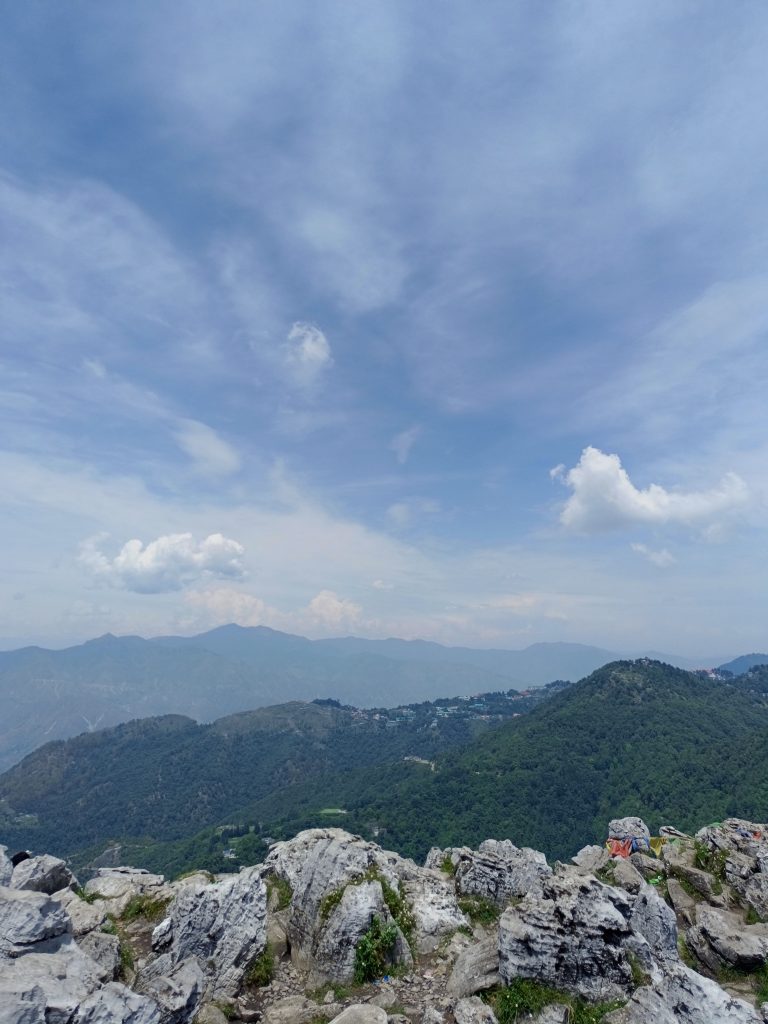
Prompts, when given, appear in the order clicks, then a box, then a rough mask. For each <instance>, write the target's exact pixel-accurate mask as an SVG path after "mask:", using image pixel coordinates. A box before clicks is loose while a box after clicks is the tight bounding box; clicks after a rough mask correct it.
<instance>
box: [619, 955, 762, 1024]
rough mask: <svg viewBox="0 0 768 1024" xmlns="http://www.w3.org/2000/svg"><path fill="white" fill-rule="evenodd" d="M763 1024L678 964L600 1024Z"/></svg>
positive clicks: (751, 1011) (752, 1012) (738, 1001)
mask: <svg viewBox="0 0 768 1024" xmlns="http://www.w3.org/2000/svg"><path fill="white" fill-rule="evenodd" d="M650 1022H653V1024H763V1016H762V1014H759V1013H758V1012H757V1011H756V1010H754V1009H753V1008H752V1007H751V1006H748V1005H747V1004H746V1003H745V1002H744V1001H743V1000H741V999H735V998H734V997H733V996H730V995H728V993H727V992H724V991H723V989H722V988H720V986H719V985H717V984H716V983H715V982H714V981H711V980H710V979H708V978H703V977H702V976H701V975H700V974H697V973H696V972H695V971H692V970H690V969H689V968H687V967H685V966H684V965H683V964H678V965H676V966H675V967H673V968H672V969H670V970H669V971H667V972H666V973H665V974H664V975H663V976H662V977H660V978H659V979H657V980H656V981H655V982H654V984H653V985H643V986H640V987H639V988H637V989H636V991H635V992H634V993H633V995H632V998H631V999H630V1000H629V1002H628V1003H627V1005H626V1006H624V1007H622V1008H621V1009H619V1010H615V1011H614V1012H613V1013H610V1014H608V1016H606V1017H604V1018H603V1024H650Z"/></svg>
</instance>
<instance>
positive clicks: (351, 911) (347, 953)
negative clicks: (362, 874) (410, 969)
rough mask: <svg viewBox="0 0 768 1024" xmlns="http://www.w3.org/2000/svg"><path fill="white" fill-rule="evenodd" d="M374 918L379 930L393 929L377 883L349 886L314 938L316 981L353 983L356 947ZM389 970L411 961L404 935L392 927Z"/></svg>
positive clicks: (313, 950) (313, 955) (392, 923)
mask: <svg viewBox="0 0 768 1024" xmlns="http://www.w3.org/2000/svg"><path fill="white" fill-rule="evenodd" d="M374 917H377V918H378V919H379V921H380V923H381V926H382V928H389V927H390V926H392V925H394V924H395V923H394V921H393V919H392V915H391V914H390V912H389V908H388V907H387V905H386V903H385V902H384V894H383V892H382V888H381V884H380V883H379V882H363V883H362V884H360V885H348V886H347V887H346V889H345V890H344V893H343V895H342V897H341V901H340V902H339V904H338V906H336V907H335V908H334V910H333V911H332V912H331V914H330V915H329V917H328V919H327V921H326V922H325V927H323V928H322V929H321V930H320V931H319V932H318V933H317V935H316V938H315V942H314V944H313V946H312V953H311V967H312V970H313V973H314V975H315V976H316V979H317V980H318V981H320V980H330V981H338V982H349V981H352V979H353V978H354V974H355V951H356V947H357V944H358V943H359V942H360V940H361V939H362V937H363V936H364V935H365V933H366V932H367V931H368V929H369V928H370V927H371V922H372V921H373V918H374ZM390 962H391V964H392V966H394V965H395V964H404V965H406V966H410V965H411V964H412V963H413V957H412V955H411V951H410V949H409V947H408V943H407V942H406V940H405V937H404V936H403V933H402V932H401V931H400V929H399V928H397V926H396V925H395V943H394V946H393V948H392V951H391V954H390Z"/></svg>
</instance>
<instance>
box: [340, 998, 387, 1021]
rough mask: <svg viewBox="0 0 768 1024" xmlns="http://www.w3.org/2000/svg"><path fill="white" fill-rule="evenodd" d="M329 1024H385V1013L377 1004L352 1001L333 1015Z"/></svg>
mask: <svg viewBox="0 0 768 1024" xmlns="http://www.w3.org/2000/svg"><path fill="white" fill-rule="evenodd" d="M331 1024H387V1014H386V1011H385V1010H382V1009H381V1007H379V1006H371V1005H370V1004H369V1003H353V1004H352V1006H348V1007H347V1008H346V1010H342V1011H341V1013H340V1014H339V1015H338V1017H334V1018H333V1020H332V1021H331Z"/></svg>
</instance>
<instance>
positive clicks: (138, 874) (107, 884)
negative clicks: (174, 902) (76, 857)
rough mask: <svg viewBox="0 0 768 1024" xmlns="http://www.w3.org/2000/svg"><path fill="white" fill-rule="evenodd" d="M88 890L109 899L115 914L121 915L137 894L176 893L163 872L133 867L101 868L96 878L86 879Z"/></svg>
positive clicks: (161, 895)
mask: <svg viewBox="0 0 768 1024" xmlns="http://www.w3.org/2000/svg"><path fill="white" fill-rule="evenodd" d="M85 892H86V894H87V895H89V896H97V897H98V898H99V899H102V900H106V901H107V903H108V908H109V911H110V913H112V914H114V915H115V917H120V916H121V914H122V913H123V912H124V911H125V908H126V907H127V906H128V904H129V903H130V902H131V900H132V899H134V898H135V897H136V896H149V897H151V898H152V899H164V898H170V897H172V896H173V895H174V893H173V891H172V890H171V889H170V888H169V887H168V886H166V884H165V879H164V878H163V876H162V875H153V874H150V872H149V871H145V870H144V869H143V868H131V867H119V868H99V870H98V871H97V873H96V875H95V877H93V878H91V879H90V880H89V881H88V882H86V884H85Z"/></svg>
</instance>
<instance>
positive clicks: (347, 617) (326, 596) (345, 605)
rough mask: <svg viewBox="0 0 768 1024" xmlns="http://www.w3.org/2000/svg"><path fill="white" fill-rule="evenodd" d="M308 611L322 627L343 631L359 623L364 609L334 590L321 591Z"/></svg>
mask: <svg viewBox="0 0 768 1024" xmlns="http://www.w3.org/2000/svg"><path fill="white" fill-rule="evenodd" d="M308 611H309V614H310V616H311V617H312V618H313V619H316V620H317V622H318V623H319V624H320V625H322V626H325V627H327V628H329V629H343V628H348V627H350V626H353V625H354V624H355V623H357V622H359V621H360V617H361V615H362V611H363V609H362V608H361V607H360V605H359V604H355V603H354V601H349V600H347V599H346V598H341V597H339V595H338V594H336V593H334V592H333V591H332V590H321V591H320V593H319V594H317V595H315V597H313V598H312V600H311V601H310V602H309V606H308Z"/></svg>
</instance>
